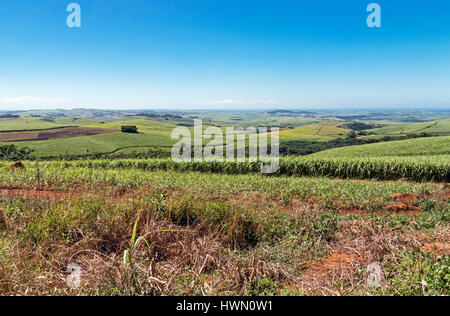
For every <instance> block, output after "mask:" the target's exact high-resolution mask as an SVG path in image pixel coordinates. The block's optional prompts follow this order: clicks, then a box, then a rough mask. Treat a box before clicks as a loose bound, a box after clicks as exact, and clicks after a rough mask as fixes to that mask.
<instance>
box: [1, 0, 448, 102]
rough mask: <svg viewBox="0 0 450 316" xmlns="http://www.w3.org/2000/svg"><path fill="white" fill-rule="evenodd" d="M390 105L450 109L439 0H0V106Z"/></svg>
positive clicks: (444, 9)
mask: <svg viewBox="0 0 450 316" xmlns="http://www.w3.org/2000/svg"><path fill="white" fill-rule="evenodd" d="M70 2H76V3H78V4H80V6H81V10H82V27H81V28H79V29H76V28H73V29H70V28H68V27H67V25H66V17H67V15H68V13H67V12H66V7H67V5H68V4H69V3H70ZM370 2H377V3H378V4H380V6H381V9H382V15H381V18H382V27H381V28H368V27H367V25H366V18H367V16H368V15H369V13H367V12H366V7H367V5H368V4H369V3H370ZM399 106H401V107H445V108H450V1H448V0H432V1H419V0H411V1H406V0H389V1H373V0H372V1H362V0H340V1H338V0H333V1H331V0H329V1H325V0H315V1H311V0H310V1H302V0H292V1H287V0H277V1H275V0H271V1H266V0H108V1H106V0H78V1H77V0H72V1H70V0H67V1H66V0H26V1H25V0H2V1H1V2H0V109H23V108H55V107H58V108H73V107H97V108H111V109H118V108H123V109H126V108H133V109H135V108H139V109H141V108H179V109H198V108H211V109H212V108H214V109H243V108H311V107H366V108H374V107H399Z"/></svg>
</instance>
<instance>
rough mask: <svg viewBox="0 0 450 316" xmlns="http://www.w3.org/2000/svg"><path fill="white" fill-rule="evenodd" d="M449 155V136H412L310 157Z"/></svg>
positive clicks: (323, 152) (331, 150)
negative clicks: (406, 138) (412, 137)
mask: <svg viewBox="0 0 450 316" xmlns="http://www.w3.org/2000/svg"><path fill="white" fill-rule="evenodd" d="M435 155H450V136H442V137H427V138H414V139H408V140H399V141H391V142H381V143H376V144H367V145H359V146H348V147H342V148H334V149H330V150H325V151H321V152H318V153H315V154H313V155H310V157H320V158H337V157H351V158H356V157H390V156H435Z"/></svg>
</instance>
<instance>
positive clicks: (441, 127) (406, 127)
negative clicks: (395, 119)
mask: <svg viewBox="0 0 450 316" xmlns="http://www.w3.org/2000/svg"><path fill="white" fill-rule="evenodd" d="M367 132H370V133H373V134H378V135H401V134H411V133H416V134H417V133H427V134H430V135H434V136H442V135H449V133H450V119H446V120H439V121H432V122H425V123H412V124H402V123H397V124H392V125H391V126H388V127H382V128H375V129H371V130H368V131H367Z"/></svg>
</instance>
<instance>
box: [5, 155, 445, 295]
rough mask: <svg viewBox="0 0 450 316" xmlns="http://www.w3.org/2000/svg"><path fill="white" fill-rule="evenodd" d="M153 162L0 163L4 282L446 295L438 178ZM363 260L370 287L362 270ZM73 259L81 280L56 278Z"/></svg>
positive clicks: (134, 290) (205, 291)
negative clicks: (162, 166) (270, 172)
mask: <svg viewBox="0 0 450 316" xmlns="http://www.w3.org/2000/svg"><path fill="white" fill-rule="evenodd" d="M150 163H156V162H149V161H143V162H139V161H129V160H126V161H119V160H118V161H110V162H108V161H85V162H74V163H57V162H52V163H39V164H37V163H34V162H25V164H24V167H23V168H11V167H9V164H8V163H3V166H4V167H3V169H2V172H1V173H0V186H1V187H2V189H1V191H0V209H1V210H2V211H1V216H2V217H1V218H2V219H1V221H0V227H2V228H1V232H0V253H1V259H0V260H1V261H0V262H1V264H0V291H1V292H2V293H3V294H28V295H29V294H51V295H87V294H93V295H118V294H137V295H143V294H149V295H351V294H359V295H449V294H450V288H449V282H448V281H449V280H448V276H449V263H450V262H449V255H450V248H449V245H448V240H449V237H450V226H449V214H450V212H449V207H450V204H449V201H450V200H449V198H450V190H449V187H448V185H444V184H435V183H415V182H406V181H397V182H394V181H389V182H379V181H373V180H370V181H361V180H340V179H329V178H323V177H297V176H294V177H291V176H289V177H287V176H262V175H260V174H256V173H255V174H241V175H231V174H214V173H209V172H206V173H205V172H191V171H189V170H184V171H183V172H182V171H170V170H169V171H167V170H165V171H163V170H156V169H159V168H149V165H150ZM166 169H167V168H166ZM173 169H175V168H173ZM191 169H195V168H191ZM203 171H206V170H203ZM447 172H448V160H447ZM230 173H233V171H232V170H230ZM124 254H125V256H124ZM373 262H378V263H380V265H381V268H382V280H381V287H378V288H370V287H368V286H367V282H366V279H367V277H368V274H369V272H368V271H367V270H366V268H367V266H368V265H369V264H370V263H373ZM69 263H77V264H80V265H81V267H82V269H83V274H82V286H81V287H80V288H78V289H70V288H69V287H68V286H67V284H66V281H65V278H66V276H67V274H66V272H65V271H66V268H67V265H68V264H69ZM424 284H426V285H424Z"/></svg>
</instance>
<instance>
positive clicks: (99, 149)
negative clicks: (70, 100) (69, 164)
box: [15, 133, 174, 157]
mask: <svg viewBox="0 0 450 316" xmlns="http://www.w3.org/2000/svg"><path fill="white" fill-rule="evenodd" d="M173 143H174V141H172V140H171V139H170V136H169V137H167V136H162V135H158V134H154V135H149V134H125V133H113V134H104V135H95V136H84V137H74V138H65V139H54V140H45V141H33V142H18V143H15V144H16V145H17V146H18V147H24V146H26V147H29V148H31V149H34V150H35V155H36V156H37V157H58V156H60V155H85V154H92V153H110V152H113V151H116V150H119V149H121V148H130V147H133V148H140V147H147V148H148V147H152V148H153V147H171V146H172V144H173Z"/></svg>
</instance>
